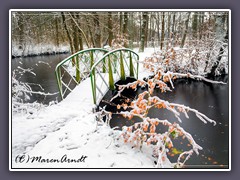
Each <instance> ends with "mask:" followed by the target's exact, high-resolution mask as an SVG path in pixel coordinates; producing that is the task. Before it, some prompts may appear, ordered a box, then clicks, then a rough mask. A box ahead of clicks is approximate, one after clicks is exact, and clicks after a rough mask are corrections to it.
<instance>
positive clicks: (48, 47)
mask: <svg viewBox="0 0 240 180" xmlns="http://www.w3.org/2000/svg"><path fill="white" fill-rule="evenodd" d="M69 51H70V48H69V45H67V44H61V45H59V46H56V45H54V44H26V45H25V46H24V47H19V46H18V45H17V44H16V43H14V42H13V43H12V56H14V57H19V56H32V55H41V54H55V53H65V52H69Z"/></svg>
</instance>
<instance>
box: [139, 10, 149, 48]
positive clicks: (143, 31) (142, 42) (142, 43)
mask: <svg viewBox="0 0 240 180" xmlns="http://www.w3.org/2000/svg"><path fill="white" fill-rule="evenodd" d="M147 16H148V12H146V11H144V12H143V15H142V27H141V40H140V48H139V52H144V41H145V29H146V26H147Z"/></svg>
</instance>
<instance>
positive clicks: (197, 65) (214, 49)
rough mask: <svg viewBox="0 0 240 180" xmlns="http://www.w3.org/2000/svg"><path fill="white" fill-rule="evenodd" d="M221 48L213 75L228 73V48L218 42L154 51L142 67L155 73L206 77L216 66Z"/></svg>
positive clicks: (225, 44)
mask: <svg viewBox="0 0 240 180" xmlns="http://www.w3.org/2000/svg"><path fill="white" fill-rule="evenodd" d="M221 47H223V51H224V52H223V54H222V55H221V56H222V58H221V60H220V63H219V65H218V67H217V69H216V71H215V75H221V74H227V73H228V47H227V43H223V42H219V41H216V42H215V41H210V40H209V41H207V42H201V41H199V42H198V43H197V44H188V45H186V47H185V48H178V47H175V48H170V49H168V50H163V51H156V52H154V53H153V54H152V55H151V56H150V57H146V58H145V60H144V67H145V68H147V69H150V70H151V71H155V70H156V68H161V70H162V71H164V72H167V71H172V72H179V73H188V72H190V73H192V74H194V75H206V74H208V73H209V72H210V71H211V69H212V67H213V66H214V65H215V64H216V62H217V58H218V57H219V50H220V48H221Z"/></svg>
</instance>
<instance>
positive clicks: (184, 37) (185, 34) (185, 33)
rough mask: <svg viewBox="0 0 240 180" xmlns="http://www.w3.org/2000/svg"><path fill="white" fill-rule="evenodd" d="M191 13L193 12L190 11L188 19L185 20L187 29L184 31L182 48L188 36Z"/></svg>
mask: <svg viewBox="0 0 240 180" xmlns="http://www.w3.org/2000/svg"><path fill="white" fill-rule="evenodd" d="M190 14H191V12H189V13H188V16H187V19H186V21H185V31H184V34H183V38H182V42H181V46H180V47H181V48H183V46H184V44H185V40H186V36H187V33H188V22H189V17H190Z"/></svg>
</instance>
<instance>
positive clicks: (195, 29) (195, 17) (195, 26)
mask: <svg viewBox="0 0 240 180" xmlns="http://www.w3.org/2000/svg"><path fill="white" fill-rule="evenodd" d="M192 30H193V38H195V39H196V38H197V32H198V12H195V13H194V15H193V21H192Z"/></svg>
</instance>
